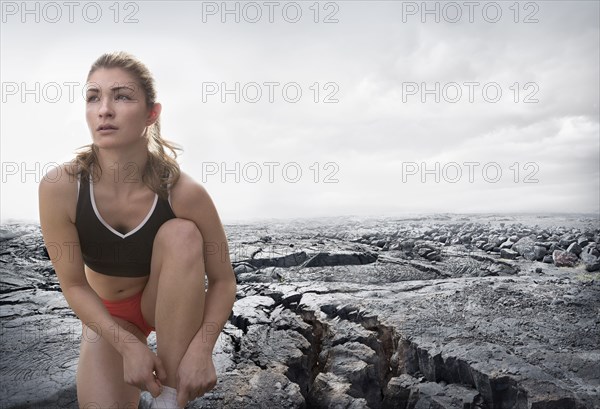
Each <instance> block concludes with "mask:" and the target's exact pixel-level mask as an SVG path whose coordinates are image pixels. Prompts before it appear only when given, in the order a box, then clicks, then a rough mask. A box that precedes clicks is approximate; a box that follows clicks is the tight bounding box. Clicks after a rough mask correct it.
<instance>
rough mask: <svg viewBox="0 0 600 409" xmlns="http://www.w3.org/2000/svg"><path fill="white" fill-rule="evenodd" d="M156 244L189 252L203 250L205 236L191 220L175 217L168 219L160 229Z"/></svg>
mask: <svg viewBox="0 0 600 409" xmlns="http://www.w3.org/2000/svg"><path fill="white" fill-rule="evenodd" d="M154 244H155V245H158V246H166V247H170V248H173V249H177V250H181V251H185V252H189V251H194V252H200V253H202V252H203V247H204V238H203V237H202V233H200V230H199V229H198V226H196V223H194V222H193V221H191V220H187V219H181V218H175V219H171V220H168V221H166V222H165V223H163V225H162V226H160V228H159V229H158V232H157V233H156V237H155V239H154Z"/></svg>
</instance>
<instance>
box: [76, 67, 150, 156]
mask: <svg viewBox="0 0 600 409" xmlns="http://www.w3.org/2000/svg"><path fill="white" fill-rule="evenodd" d="M156 105H158V104H156ZM156 108H158V109H159V110H160V107H156ZM157 117H158V115H157V112H156V109H154V110H152V109H150V108H149V107H147V106H146V98H145V95H144V91H143V90H142V88H141V87H140V85H139V84H138V83H137V82H136V81H135V79H134V78H133V77H132V76H131V75H130V74H129V73H128V72H127V71H125V70H122V69H120V68H109V69H105V68H100V69H98V70H96V71H94V73H92V75H91V76H90V78H89V81H88V82H87V84H86V120H87V123H88V127H89V129H90V132H91V135H92V140H93V143H94V144H95V145H96V146H97V147H98V148H105V149H110V148H119V147H125V146H131V145H134V144H139V143H143V144H145V143H146V141H145V138H144V131H145V129H146V127H147V126H149V125H150V124H152V123H153V122H154V121H155V120H156V118H157Z"/></svg>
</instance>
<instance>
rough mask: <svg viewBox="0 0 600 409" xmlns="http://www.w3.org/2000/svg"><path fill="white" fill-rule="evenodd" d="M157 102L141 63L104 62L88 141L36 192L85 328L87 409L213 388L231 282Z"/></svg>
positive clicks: (81, 372) (95, 69) (215, 233)
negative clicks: (152, 336)
mask: <svg viewBox="0 0 600 409" xmlns="http://www.w3.org/2000/svg"><path fill="white" fill-rule="evenodd" d="M155 99H156V92H155V88H154V80H153V78H152V76H151V74H150V73H149V71H148V69H147V68H146V67H145V66H144V65H143V64H142V63H141V62H140V61H138V60H137V59H136V58H135V57H133V56H131V55H130V54H127V53H124V52H116V53H109V54H104V55H102V56H101V57H100V58H98V60H96V62H95V63H94V64H93V65H92V67H91V70H90V72H89V74H88V77H87V86H86V120H87V124H88V126H89V129H90V133H91V136H92V144H90V145H87V146H86V148H87V149H86V150H84V151H83V152H81V153H79V154H78V155H77V156H76V158H75V159H74V160H73V161H71V162H69V163H66V164H63V165H61V166H59V167H56V168H54V169H52V170H51V171H49V172H48V173H47V174H46V175H45V176H44V179H43V180H42V181H41V183H40V186H39V205H40V224H41V228H42V233H43V237H44V242H45V244H46V247H47V248H48V249H49V250H50V256H51V260H52V263H53V265H54V269H55V271H56V274H57V276H58V280H59V283H60V286H61V289H62V292H63V295H64V297H65V299H66V300H67V302H68V304H69V306H70V307H71V308H72V309H73V311H74V312H75V314H76V315H77V316H78V317H79V318H80V319H81V321H82V325H83V327H82V330H83V332H82V339H81V349H80V357H79V364H78V367H77V397H78V401H79V405H80V407H81V408H88V409H89V408H92V407H93V408H98V407H102V408H109V407H111V408H115V407H118V408H137V407H138V403H139V399H140V391H141V390H147V391H149V392H150V393H151V394H152V396H153V397H154V400H153V403H152V407H155V408H174V407H176V405H177V407H183V406H185V404H186V403H187V402H188V401H190V400H193V399H195V398H196V397H199V396H202V395H203V394H204V393H205V392H207V391H209V390H210V389H212V388H213V387H214V385H215V384H216V381H217V377H216V372H215V368H214V365H213V361H212V350H213V347H214V345H215V342H216V340H217V338H218V336H219V333H220V332H221V330H222V329H223V326H224V325H225V322H226V321H227V319H228V317H229V314H230V313H231V309H232V307H233V302H234V300H235V293H236V284H235V275H234V273H233V270H232V268H231V262H230V259H229V252H228V246H227V239H226V236H225V232H224V230H223V226H222V224H221V222H220V219H219V215H218V213H217V210H216V209H215V206H214V204H213V202H212V200H211V197H210V196H209V194H208V193H207V192H206V190H205V189H204V188H203V187H202V186H201V185H200V184H198V183H197V182H196V181H194V180H193V179H192V178H191V177H190V176H189V175H187V174H185V173H184V172H182V171H180V169H179V166H178V164H177V162H176V161H175V158H176V157H177V154H176V153H175V149H179V148H175V147H174V146H173V145H172V144H170V143H169V142H168V141H166V140H164V139H162V137H161V134H160V125H159V116H160V112H161V105H160V104H159V103H157V102H156V101H155ZM165 148H167V149H169V150H170V151H171V152H172V153H173V158H172V157H171V156H169V155H167V154H166V152H165ZM149 209H150V210H149ZM53 253H55V254H53ZM205 278H207V279H208V288H207V289H206V291H205ZM152 330H156V341H157V342H156V343H157V354H154V353H153V351H152V350H150V348H149V347H148V345H147V336H148V334H149V333H150V332H151V331H152Z"/></svg>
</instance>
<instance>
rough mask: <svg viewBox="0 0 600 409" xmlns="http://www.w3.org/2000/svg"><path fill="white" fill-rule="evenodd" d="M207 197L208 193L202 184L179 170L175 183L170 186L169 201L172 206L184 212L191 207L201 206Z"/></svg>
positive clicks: (208, 197)
mask: <svg viewBox="0 0 600 409" xmlns="http://www.w3.org/2000/svg"><path fill="white" fill-rule="evenodd" d="M207 199H210V195H209V194H208V191H207V190H206V188H205V187H204V185H202V184H201V183H200V182H198V181H197V180H195V179H194V178H193V177H192V176H191V175H189V174H188V173H186V172H184V171H180V175H179V179H178V180H177V183H175V185H173V187H172V188H171V203H172V204H173V206H176V207H177V208H179V210H180V211H184V212H185V211H187V210H190V209H191V208H193V207H197V206H202V204H203V203H205V202H206V200H207ZM173 210H175V209H173ZM177 214H179V213H177Z"/></svg>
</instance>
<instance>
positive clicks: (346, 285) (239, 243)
mask: <svg viewBox="0 0 600 409" xmlns="http://www.w3.org/2000/svg"><path fill="white" fill-rule="evenodd" d="M225 229H226V231H227V236H228V239H229V240H230V251H231V253H230V254H231V258H232V264H233V267H234V271H235V273H236V277H237V280H238V293H237V301H236V303H235V305H234V308H233V311H232V314H231V317H230V319H229V322H228V323H227V324H226V326H225V329H224V331H223V333H222V334H221V335H220V337H219V340H218V342H217V345H216V346H215V350H214V354H213V359H214V362H215V366H216V368H217V374H218V378H219V379H218V383H217V385H216V387H215V388H214V389H213V390H212V391H210V392H209V393H207V394H206V395H205V396H203V397H202V398H199V399H196V400H195V401H194V402H192V403H190V405H189V406H188V407H190V408H238V407H239V408H400V409H404V408H406V409H446V408H448V409H451V408H452V409H454V408H457V409H458V408H460V409H475V408H480V409H498V408H500V409H512V408H514V409H526V408H527V409H530V408H535V409H569V408H573V409H584V408H590V409H600V273H599V272H598V270H597V268H596V265H597V264H598V256H599V255H600V226H599V221H598V219H597V218H595V219H594V218H592V217H585V216H556V215H554V216H520V217H519V216H510V217H508V216H501V215H488V216H483V215H477V216H472V217H471V216H466V215H433V216H432V215H430V216H422V217H414V218H404V219H352V218H343V219H320V220H296V221H289V222H285V223H283V222H270V223H263V224H259V223H254V224H247V225H226V226H225ZM0 240H1V241H0V256H1V258H0V269H1V277H2V279H1V287H0V307H1V312H0V315H1V317H2V320H1V325H2V328H1V336H2V343H1V346H0V351H1V354H2V356H1V357H2V359H1V363H0V367H1V374H2V375H1V376H2V379H1V391H0V394H1V396H0V399H1V401H2V407H3V408H76V407H77V404H76V391H75V371H76V368H77V360H78V353H79V342H80V337H81V336H82V334H81V323H80V321H79V320H78V319H77V317H76V316H75V315H74V314H73V312H72V311H71V310H70V308H69V307H68V305H67V303H66V301H65V300H64V297H63V296H62V294H61V292H60V287H59V286H58V282H57V280H56V276H55V273H54V271H53V269H52V265H51V263H50V261H49V260H48V259H47V254H46V253H45V251H44V246H43V242H42V240H41V234H40V232H39V226H37V225H32V224H23V223H12V224H10V223H9V224H6V225H3V226H2V230H1V231H0ZM555 259H556V261H555ZM155 339H156V338H155V334H154V333H153V334H151V335H150V337H149V345H150V347H151V348H153V349H154V350H155V348H156V343H155ZM149 398H150V395H149V394H147V393H146V392H144V393H142V400H141V402H140V408H147V407H148V405H149V401H150V399H149Z"/></svg>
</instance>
